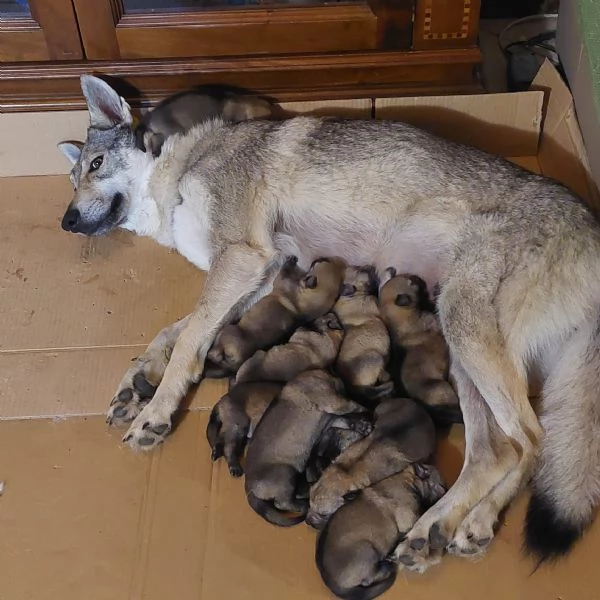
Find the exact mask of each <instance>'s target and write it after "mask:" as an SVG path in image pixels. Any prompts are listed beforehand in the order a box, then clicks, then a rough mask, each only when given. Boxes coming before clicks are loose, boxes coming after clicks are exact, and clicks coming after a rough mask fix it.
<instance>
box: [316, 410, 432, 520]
mask: <svg viewBox="0 0 600 600" xmlns="http://www.w3.org/2000/svg"><path fill="white" fill-rule="evenodd" d="M435 443H436V435H435V427H434V424H433V421H432V420H431V417H430V416H429V414H428V413H427V411H426V410H425V409H424V408H423V407H422V406H421V405H420V404H418V403H417V402H415V401H414V400H410V399H408V398H387V399H386V400H384V401H382V402H381V403H380V404H379V406H377V408H376V409H375V425H374V428H373V431H372V433H371V434H370V435H368V436H367V437H366V438H364V439H363V440H359V441H358V442H356V443H354V444H352V445H351V446H350V447H349V448H348V449H347V450H346V451H345V452H343V453H342V454H340V456H339V457H338V458H337V459H336V460H334V461H333V462H332V463H331V465H329V467H327V469H325V471H324V472H323V474H322V476H321V478H320V479H319V481H318V482H317V483H316V484H315V485H314V486H313V487H312V488H311V490H310V510H309V512H308V515H307V518H306V522H307V523H308V524H309V525H311V526H313V527H315V528H316V529H320V528H321V527H323V525H325V523H326V522H327V520H328V519H329V517H330V516H331V515H332V514H333V513H334V512H335V511H336V510H337V509H338V508H339V507H340V506H342V504H344V497H345V496H346V495H347V494H348V493H351V492H356V491H357V490H361V489H364V488H366V487H368V486H370V485H372V484H373V483H376V482H378V481H381V480H382V479H385V478H386V477H389V476H390V475H393V474H394V473H398V472H400V471H402V470H403V469H405V468H406V467H407V466H408V465H409V464H411V463H415V462H427V460H428V459H429V458H430V457H431V456H432V454H433V452H434V450H435Z"/></svg>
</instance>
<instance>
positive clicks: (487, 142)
mask: <svg viewBox="0 0 600 600" xmlns="http://www.w3.org/2000/svg"><path fill="white" fill-rule="evenodd" d="M537 84H538V85H539V86H540V87H542V88H546V89H550V88H551V90H552V91H551V93H550V100H549V101H544V98H547V96H548V94H546V96H544V94H543V93H542V92H526V93H523V94H510V95H497V96H496V95H494V96H476V97H468V96H463V97H449V98H416V99H406V98H401V99H396V100H393V99H386V100H385V101H380V100H376V101H375V104H374V109H375V110H374V112H375V116H376V117H380V118H387V117H390V118H392V117H394V118H404V119H406V120H409V121H412V122H415V123H417V124H419V125H421V126H424V127H426V128H429V129H432V130H434V131H436V132H437V133H440V134H445V135H447V136H449V137H453V138H455V139H459V140H460V141H466V142H471V143H473V144H475V145H479V146H480V147H483V148H484V149H487V150H491V151H495V152H496V153H499V154H503V155H506V156H512V157H513V158H512V160H515V161H516V162H518V163H519V164H521V165H523V166H524V167H526V168H529V169H531V170H534V171H540V170H541V171H543V172H545V173H547V174H549V175H553V176H555V177H557V178H558V179H560V180H561V181H564V182H565V183H567V184H570V185H571V186H572V187H574V188H575V189H577V191H579V193H581V194H582V195H584V196H585V197H586V198H587V199H588V200H589V201H590V203H592V205H593V206H595V207H596V206H598V204H597V195H596V191H595V189H594V187H593V185H592V184H591V183H590V181H589V179H588V177H587V173H588V172H589V171H588V168H587V162H586V159H585V156H584V155H583V153H582V149H583V146H582V144H581V138H580V135H579V132H578V129H577V128H576V127H574V121H573V120H572V119H569V118H568V117H569V115H570V114H571V115H572V112H571V113H570V112H569V111H572V103H571V101H570V96H569V95H568V92H567V91H566V88H564V86H562V83H561V82H560V80H559V79H558V77H557V75H556V73H555V72H554V71H553V70H552V69H551V68H549V67H544V69H543V70H542V72H541V73H540V75H539V77H538V81H537ZM372 108H373V107H372V106H371V103H370V102H368V101H367V102H365V101H358V102H356V103H353V102H352V101H347V102H345V103H344V104H343V106H342V105H340V106H334V105H332V104H331V103H326V104H325V105H324V106H321V107H319V106H316V105H314V104H310V105H296V106H290V107H286V109H287V110H290V111H297V112H315V111H316V112H318V111H320V110H323V111H325V112H329V113H330V114H331V111H332V110H339V111H342V110H350V112H352V113H353V114H354V115H355V116H363V117H364V118H369V116H370V115H371V111H372ZM542 126H543V130H542V133H541V136H540V127H542ZM9 133H10V132H9ZM22 133H23V132H21V134H22ZM34 134H35V132H32V133H31V135H32V136H33V135H34ZM59 135H61V133H60V132H53V133H52V134H51V135H50V134H48V137H53V136H59ZM81 135H84V130H83V129H82V131H81ZM538 145H539V147H538ZM552 148H554V149H556V148H559V149H560V154H559V156H561V161H560V165H557V161H556V160H555V159H554V158H553V157H554V156H555V154H554V153H553V152H552V151H551V150H552ZM515 157H516V158H515ZM25 168H28V169H30V168H32V167H31V166H27V167H25ZM555 169H556V170H555ZM65 170H66V169H65ZM0 186H1V190H2V194H1V195H0V203H1V205H2V206H1V214H2V219H1V221H0V318H1V319H2V321H1V322H2V334H1V337H0V384H1V385H0V418H1V419H3V420H2V421H1V422H0V478H1V479H4V480H5V482H6V489H5V493H4V495H3V496H2V497H1V498H0V532H1V533H0V600H55V599H56V600H58V599H60V600H75V599H77V600H81V599H82V598H85V599H86V600H142V599H144V600H159V599H160V600H164V599H165V598H169V599H170V598H177V599H178V600H198V599H202V600H229V599H232V598H235V599H236V600H237V599H240V600H258V599H260V600H281V599H283V598H285V599H286V600H287V599H290V600H296V599H298V600H304V599H308V598H311V599H315V600H316V599H323V600H324V599H326V598H331V597H332V596H331V595H330V594H329V592H328V591H327V590H326V589H325V587H324V586H323V585H322V583H321V581H320V579H319V576H318V573H317V571H316V568H315V565H314V546H315V535H314V533H313V531H312V530H310V529H309V528H308V527H307V526H304V525H299V526H297V527H294V528H291V529H279V528H276V527H274V526H271V525H268V524H267V523H265V522H264V521H262V520H261V519H260V518H259V517H258V516H257V515H256V514H254V513H253V512H252V511H251V509H250V508H249V507H248V506H247V504H246V501H245V498H244V491H243V483H242V482H241V481H239V480H233V479H232V478H231V477H230V476H229V474H228V471H227V469H225V468H223V465H222V464H220V463H217V464H215V465H213V464H211V462H210V460H209V452H208V445H207V443H206V440H205V428H206V423H207V417H208V411H207V409H208V408H209V407H211V406H212V405H213V404H214V402H215V401H216V400H217V399H218V398H219V396H220V395H221V394H222V393H223V392H224V389H225V386H224V384H223V383H222V382H214V381H207V382H204V383H203V384H202V385H201V386H200V388H199V389H198V390H197V391H196V392H195V393H194V394H192V398H191V399H190V400H191V404H190V408H191V409H193V410H191V411H190V412H188V413H187V414H186V415H185V416H184V418H183V419H182V422H181V424H180V425H179V427H178V428H177V430H176V432H175V434H174V435H173V436H171V438H170V439H169V440H168V442H167V443H165V444H164V445H163V446H162V447H161V448H160V449H159V450H158V451H156V452H154V453H153V454H151V455H136V454H134V453H132V452H131V451H130V450H129V449H126V448H124V447H122V446H121V444H120V437H121V434H122V432H121V431H116V430H112V429H109V428H108V427H107V426H106V425H105V423H104V417H103V413H104V411H105V410H106V406H107V404H108V402H109V401H110V397H111V395H112V393H113V391H114V389H115V388H116V385H117V383H118V381H119V379H120V377H121V376H122V375H123V373H124V371H125V369H126V368H127V366H128V362H129V361H130V360H131V359H132V358H133V357H135V356H136V355H137V354H139V353H140V352H141V351H142V350H143V348H144V346H145V345H146V344H147V343H148V341H149V340H150V339H151V338H152V337H153V336H154V335H155V334H156V333H157V332H158V331H159V330H160V328H161V327H163V326H164V325H166V324H169V323H170V322H173V321H175V320H176V319H177V318H179V317H181V316H183V315H184V314H186V313H187V312H189V311H190V310H191V309H192V307H193V305H194V302H195V300H196V298H197V296H198V294H199V291H200V289H201V287H202V283H203V278H204V276H203V274H201V273H199V272H198V271H197V270H195V269H193V268H192V267H191V266H190V265H189V264H187V263H186V261H185V260H184V259H183V258H181V257H180V256H178V255H176V254H172V253H169V252H168V251H167V250H165V249H162V248H159V247H158V246H157V245H156V244H154V243H153V242H151V241H149V240H143V239H138V238H134V237H133V236H130V235H128V234H125V233H119V234H115V235H112V236H110V237H109V238H107V239H93V240H89V239H84V238H81V237H76V236H72V235H66V234H64V233H63V232H61V231H60V229H59V221H60V216H61V214H62V212H63V210H64V207H65V206H66V204H67V203H68V200H69V198H70V196H71V189H70V185H69V182H68V179H67V177H65V176H56V177H43V178H40V177H32V178H14V179H3V180H0ZM194 409H197V410H194ZM76 415H77V416H76ZM43 417H51V418H43ZM462 448H463V443H462V431H461V428H459V427H456V428H454V429H453V430H452V431H451V433H450V436H449V437H448V438H445V439H442V440H441V441H440V449H439V451H438V459H437V460H438V463H439V466H440V468H441V470H442V472H443V474H444V475H445V476H446V477H447V478H448V480H449V481H450V482H451V481H453V480H454V479H455V478H456V476H457V474H458V472H459V470H460V466H461V462H462ZM525 500H526V497H525V495H523V496H522V497H520V498H519V499H518V500H517V501H516V502H515V503H514V505H513V506H512V507H511V509H510V510H509V511H508V513H507V515H506V517H505V520H504V522H503V524H502V526H501V527H500V529H499V532H498V535H497V537H496V539H495V541H494V543H493V544H492V547H491V549H490V552H489V554H488V555H487V557H486V558H484V559H483V560H482V561H480V562H478V563H476V564H472V563H469V562H467V561H461V560H459V559H455V558H451V557H448V558H446V559H445V560H444V561H443V563H442V565H441V566H440V567H437V568H434V569H432V570H431V571H430V572H428V573H427V574H426V575H425V576H414V575H406V574H404V573H400V574H399V576H398V579H397V582H396V584H395V585H394V587H393V588H392V589H391V590H390V591H389V592H388V593H387V594H386V595H385V596H384V597H385V598H389V599H390V600H394V599H397V600H400V599H403V600H406V599H410V600H413V599H414V600H434V599H436V600H437V599H438V598H445V599H450V600H479V599H481V598H486V599H488V600H513V599H515V600H520V599H523V600H525V599H528V600H557V599H559V598H560V599H561V600H592V599H596V598H598V593H597V590H598V589H599V588H600V572H598V569H597V568H596V565H595V563H596V562H597V561H596V560H595V556H596V555H597V554H598V552H599V551H600V525H598V524H597V525H595V526H594V527H593V528H592V531H591V532H590V533H589V534H588V535H587V536H586V537H585V538H584V540H583V542H582V543H581V544H579V545H578V546H577V548H576V549H575V551H574V552H573V554H572V555H571V556H570V557H569V558H567V559H566V560H565V561H564V562H562V563H560V564H558V565H556V566H555V567H552V568H546V569H542V570H540V571H538V572H536V573H535V574H533V575H531V571H532V569H533V566H534V565H532V564H531V563H530V562H528V561H526V560H524V559H523V557H522V556H521V554H520V551H519V548H520V535H521V528H522V522H523V512H524V507H525Z"/></svg>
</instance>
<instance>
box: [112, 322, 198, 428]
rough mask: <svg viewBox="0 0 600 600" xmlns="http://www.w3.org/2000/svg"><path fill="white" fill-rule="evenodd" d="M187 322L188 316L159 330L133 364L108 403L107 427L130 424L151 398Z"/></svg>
mask: <svg viewBox="0 0 600 600" xmlns="http://www.w3.org/2000/svg"><path fill="white" fill-rule="evenodd" d="M189 318H190V316H189V315H188V316H187V317H184V318H183V319H181V320H180V321H177V323H175V324H173V325H169V326H168V327H165V328H164V329H162V330H161V331H160V333H159V334H158V335H157V336H156V337H155V338H154V339H153V340H152V341H151V342H150V344H149V346H148V348H146V350H145V352H144V353H143V354H141V355H140V356H138V357H137V358H136V359H135V360H134V361H133V365H132V366H131V367H130V368H129V369H128V370H127V373H125V376H124V377H123V379H121V382H120V383H119V387H118V388H117V391H116V393H115V395H114V397H113V399H112V402H111V403H110V408H109V409H108V415H107V417H106V421H107V423H108V424H109V425H123V424H125V423H129V422H131V421H133V419H135V417H137V416H138V415H139V414H140V411H141V410H142V409H143V408H144V406H145V405H146V404H147V403H148V402H149V401H150V399H151V398H152V396H154V393H155V392H156V388H157V387H158V384H159V383H160V381H161V380H162V378H163V375H164V373H165V369H166V368H167V365H168V364H169V359H170V357H171V353H172V352H173V347H174V346H175V342H176V341H177V338H178V337H179V334H180V333H181V332H182V331H183V329H184V327H185V326H186V324H187V322H188V320H189Z"/></svg>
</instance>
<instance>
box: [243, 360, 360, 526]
mask: <svg viewBox="0 0 600 600" xmlns="http://www.w3.org/2000/svg"><path fill="white" fill-rule="evenodd" d="M342 391H343V384H342V382H341V381H340V380H339V379H336V378H335V377H332V376H331V375H329V374H328V373H326V372H325V371H322V370H313V371H305V372H304V373H301V374H300V375H298V376H297V377H296V378H295V379H293V380H292V381H291V382H290V383H288V384H287V385H286V386H285V387H284V388H283V390H282V391H281V394H280V395H279V398H278V399H277V401H276V402H273V404H271V406H270V407H269V409H268V410H267V412H266V413H265V415H264V417H263V418H262V419H261V421H260V423H259V425H258V427H257V428H256V432H255V433H254V436H253V437H252V439H251V440H250V444H249V445H248V453H247V455H246V465H245V467H246V469H245V470H246V481H245V484H246V496H247V497H248V502H249V503H250V506H252V508H253V509H254V510H255V511H256V512H257V513H258V514H260V515H261V516H262V517H264V518H265V519H266V520H267V521H269V522H271V523H274V524H275V525H280V526H283V527H288V526H290V525H295V524H296V523H299V522H300V521H303V520H304V516H305V515H306V511H307V510H308V500H307V499H306V498H303V497H302V496H304V493H302V492H301V489H302V488H305V487H306V481H305V478H304V472H305V469H306V465H307V463H308V460H309V458H310V455H311V452H312V449H313V447H314V445H315V444H316V443H317V441H318V440H319V438H320V436H321V434H322V433H323V431H324V430H325V429H326V428H327V427H328V426H329V425H330V424H331V423H332V422H334V421H335V420H336V418H337V417H338V416H339V415H346V414H349V413H360V412H364V410H365V409H364V408H363V407H362V406H361V405H359V404H357V403H356V402H352V401H351V400H347V399H346V398H344V397H343V396H342V395H341V393H342ZM286 513H296V515H294V516H291V515H289V514H286Z"/></svg>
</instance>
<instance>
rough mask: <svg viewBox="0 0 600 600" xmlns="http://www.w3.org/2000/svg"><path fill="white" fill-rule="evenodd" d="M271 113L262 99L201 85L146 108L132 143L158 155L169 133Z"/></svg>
mask: <svg viewBox="0 0 600 600" xmlns="http://www.w3.org/2000/svg"><path fill="white" fill-rule="evenodd" d="M272 113H273V105H271V104H270V103H269V102H268V101H267V100H265V99H263V98H259V97H257V96H250V95H245V94H242V93H241V91H240V90H234V89H230V88H228V87H225V86H205V87H203V88H197V89H195V90H189V91H185V92H181V93H179V94H175V95H173V96H169V97H168V98H166V99H165V100H163V101H162V102H160V104H158V105H157V106H156V107H155V108H154V109H152V110H150V111H148V112H147V113H146V114H145V115H144V116H143V117H142V119H141V121H140V123H139V124H138V126H137V127H136V130H135V136H136V142H137V145H138V148H140V150H143V151H144V152H146V151H150V152H152V154H153V155H154V156H158V155H159V154H160V151H161V149H162V145H163V144H164V142H165V140H166V139H167V138H168V137H169V136H171V135H174V134H176V133H186V132H187V131H189V130H190V129H191V128H192V127H194V126H195V125H198V124H199V123H203V122H204V121H208V120H209V119H215V118H218V117H220V118H222V119H224V120H225V121H234V122H239V121H247V120H249V119H257V118H261V117H262V118H266V117H270V116H271V115H272Z"/></svg>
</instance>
